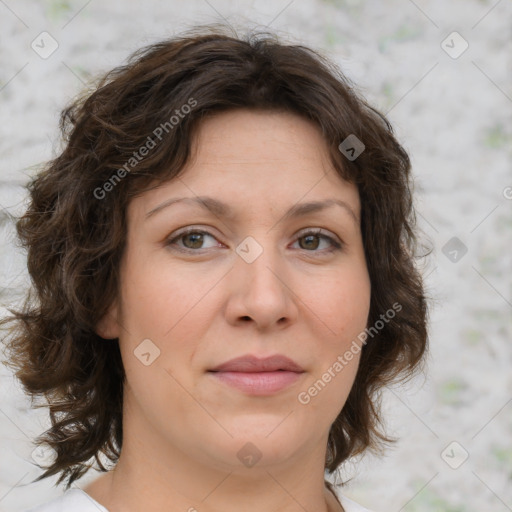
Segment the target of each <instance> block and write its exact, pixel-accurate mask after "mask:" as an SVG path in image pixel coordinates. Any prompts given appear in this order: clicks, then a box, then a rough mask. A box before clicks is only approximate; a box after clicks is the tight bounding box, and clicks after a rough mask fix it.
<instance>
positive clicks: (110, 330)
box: [95, 303, 119, 340]
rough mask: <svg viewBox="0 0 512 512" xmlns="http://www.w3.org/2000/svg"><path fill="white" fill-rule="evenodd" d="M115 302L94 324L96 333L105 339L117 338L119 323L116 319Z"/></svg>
mask: <svg viewBox="0 0 512 512" xmlns="http://www.w3.org/2000/svg"><path fill="white" fill-rule="evenodd" d="M117 314H118V309H117V304H116V303H114V304H113V305H112V306H111V307H110V308H109V310H108V311H107V312H106V313H105V315H103V318H101V320H100V321H99V322H98V323H97V324H96V329H95V331H96V334H98V336H101V337H102V338H104V339H106V340H111V339H115V338H119V323H118V321H117Z"/></svg>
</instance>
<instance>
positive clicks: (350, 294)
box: [305, 268, 371, 349]
mask: <svg viewBox="0 0 512 512" xmlns="http://www.w3.org/2000/svg"><path fill="white" fill-rule="evenodd" d="M305 293H306V296H307V294H309V296H310V298H309V300H310V301H311V304H312V307H311V309H312V310H313V311H314V313H316V315H317V317H318V319H319V321H321V322H323V324H324V326H325V328H326V329H327V333H328V336H327V338H326V339H327V340H329V344H328V345H331V346H333V347H334V348H337V349H341V348H343V346H344V345H346V344H347V343H349V344H350V342H351V341H352V340H353V339H354V338H355V337H357V335H358V334H359V333H360V332H361V331H363V330H364V329H365V327H366V324H367V321H368V314H369V310H370V293H371V289H370V281H369V277H368V273H367V271H366V268H361V269H357V271H350V269H348V271H346V272H345V271H340V272H337V273H336V278H333V277H332V275H331V276H326V277H325V279H322V280H320V281H317V283H316V285H315V289H314V292H311V291H309V292H308V291H307V290H306V291H305Z"/></svg>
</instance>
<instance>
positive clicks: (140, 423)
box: [98, 110, 370, 471]
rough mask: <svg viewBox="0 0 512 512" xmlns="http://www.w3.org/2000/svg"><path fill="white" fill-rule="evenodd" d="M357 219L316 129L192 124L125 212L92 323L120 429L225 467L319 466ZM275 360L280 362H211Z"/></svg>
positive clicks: (363, 310) (347, 336) (354, 198)
mask: <svg viewBox="0 0 512 512" xmlns="http://www.w3.org/2000/svg"><path fill="white" fill-rule="evenodd" d="M206 196H207V197H208V198H209V199H206ZM198 197H201V198H203V199H202V202H201V201H200V200H198ZM178 200H179V201H178ZM310 203H311V204H310ZM312 203H315V204H312ZM307 204H308V205H309V206H306V205H307ZM359 219H360V203H359V195H358V191H357V188H356V187H355V186H354V185H352V184H349V183H347V182H345V181H343V180H342V179H341V178H340V177H339V176H338V174H337V173H336V171H335V170H334V168H333V167H332V165H331V163H330V161H329V157H328V149H327V147H326V145H325V142H324V141H323V139H322V136H321V133H320V132H319V130H318V128H317V127H316V126H315V125H313V124H311V123H310V122H308V121H306V120H304V119H302V118H301V117H298V116H295V115H293V114H284V113H269V112H265V113H262V112H254V111H249V110H238V111H232V112H228V113H222V114H219V115H216V116H214V117H211V118H209V119H206V120H204V121H203V122H202V124H201V126H200V128H199V130H198V132H197V137H196V139H195V141H194V158H193V159H192V160H191V161H190V162H189V164H188V165H187V167H186V169H185V171H184V173H183V174H181V175H180V176H179V177H178V178H176V179H173V180H172V181H169V182H167V183H165V184H164V185H163V186H160V187H159V188H155V189H153V190H151V191H148V192H145V193H144V194H142V195H140V196H139V197H137V198H135V199H134V200H133V201H132V202H131V203H130V205H129V208H128V228H127V229H128V232H127V247H126V251H125V254H124V258H123V262H122V268H121V297H120V302H119V303H117V304H115V305H113V307H112V309H111V314H110V315H108V317H106V319H105V320H104V322H103V323H102V324H101V330H100V328H99V331H98V332H100V334H102V336H104V337H119V342H120V347H121V353H122V358H123V364H124V367H125V371H126V378H127V381H126V385H125V410H124V413H125V417H124V421H125V435H133V436H135V435H137V436H138V443H139V445H140V449H143V448H144V445H145V443H147V445H148V446H149V444H150V443H154V444H155V446H159V450H160V452H159V453H162V454H163V453H168V454H172V453H177V450H178V447H179V452H180V453H181V454H182V455H184V456H186V457H187V458H189V459H190V458H192V459H196V460H197V461H202V463H203V464H204V463H206V464H209V465H210V466H212V467H215V468H222V469H226V470H230V471H232V470H236V468H237V467H238V468H241V470H243V466H244V465H245V466H246V467H250V466H252V465H253V464H255V463H257V465H258V466H259V467H265V466H267V465H276V464H281V465H292V464H296V463H297V462H298V461H299V460H301V459H300V457H304V456H306V457H310V456H311V454H312V453H313V452H314V453H316V454H317V455H318V456H319V457H320V458H321V460H322V465H323V457H324V455H325V448H326V442H327V437H328V433H329V429H330V426H331V424H332V422H333V421H334V420H335V418H336V416H337V415H338V414H339V412H340V410H341V409H342V407H343V405H344V403H345V401H346V399H347V396H348V393H349V391H350V388H351V386H352V383H353V381H354V378H355V375H356V371H357V367H358V362H359V351H358V350H355V349H354V347H355V344H354V340H355V341H356V343H357V344H358V345H359V346H360V345H361V344H360V343H359V342H358V341H357V336H358V334H359V333H361V331H363V330H364V329H365V327H366V323H367V318H368V312H369V302H370V281H369V277H368V272H367V267H366V262H365V256H364V250H363V243H362V238H361V232H360V221H359ZM185 230H191V231H192V233H189V234H185V233H184V231H185ZM112 318H116V319H117V322H112ZM351 347H352V348H351ZM348 350H351V352H352V354H353V357H352V358H351V359H350V360H348V358H346V357H343V356H344V354H345V353H346V352H347V351H348ZM274 355H282V356H285V357H287V358H289V359H291V360H292V361H294V362H295V364H296V368H295V371H291V370H290V367H287V366H286V365H285V364H284V363H283V362H282V361H281V362H280V361H277V362H276V367H271V366H269V367H258V366H251V364H245V365H244V364H242V365H241V366H232V367H231V368H229V367H228V368H225V371H217V372H214V371H212V370H213V369H215V368H218V367H219V365H222V364H224V363H226V362H228V361H230V360H232V359H234V358H239V357H242V356H254V357H255V358H267V357H270V356H274ZM340 358H343V361H344V362H343V364H342V363H340ZM336 363H338V364H336ZM280 368H281V369H280ZM287 368H288V369H287ZM340 368H341V369H340ZM230 370H231V371H230ZM263 370H268V371H263ZM270 370H274V371H270ZM298 370H300V371H298ZM315 383H316V384H315ZM148 446H145V448H148Z"/></svg>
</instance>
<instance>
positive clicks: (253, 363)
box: [209, 354, 304, 373]
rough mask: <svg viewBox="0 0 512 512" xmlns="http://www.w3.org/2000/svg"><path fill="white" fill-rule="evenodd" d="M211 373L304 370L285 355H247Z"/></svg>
mask: <svg viewBox="0 0 512 512" xmlns="http://www.w3.org/2000/svg"><path fill="white" fill-rule="evenodd" d="M209 371H211V372H240V373H259V372H276V371H286V372H294V373H303V372H304V369H303V368H302V367H301V366H300V365H299V364H298V363H296V362H295V361H293V360H292V359H290V358H289V357H286V356H284V355H281V354H278V355H274V356H271V357H266V358H263V359H261V358H258V357H256V356H252V355H247V356H242V357H237V358H235V359H231V360H229V361H227V362H225V363H222V364H220V365H218V366H216V367H215V368H212V369H211V370H209Z"/></svg>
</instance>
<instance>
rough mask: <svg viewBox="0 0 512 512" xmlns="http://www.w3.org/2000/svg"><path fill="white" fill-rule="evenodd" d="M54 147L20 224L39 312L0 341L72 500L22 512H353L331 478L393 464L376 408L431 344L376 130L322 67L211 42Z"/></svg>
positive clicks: (410, 237)
mask: <svg viewBox="0 0 512 512" xmlns="http://www.w3.org/2000/svg"><path fill="white" fill-rule="evenodd" d="M61 127H62V130H63V133H64V134H65V136H66V146H65V149H64V150H63V152H62V153H61V154H60V155H59V156H58V157H57V158H55V159H54V160H53V161H51V162H49V163H48V165H47V166H46V167H45V169H43V170H42V172H41V173H40V174H39V175H38V176H36V177H35V178H34V180H33V181H32V183H31V184H30V185H29V191H30V198H31V202H30V205H29V207H28V210H27V212H26V213H25V215H24V216H23V217H22V218H21V219H20V220H19V221H18V223H17V230H18V235H19V237H20V239H21V240H22V241H23V243H24V244H25V246H26V247H27V249H28V270H29V272H30V275H31V276H32V279H33V282H34V292H35V298H36V299H37V300H36V301H29V300H28V299H27V302H26V304H25V306H24V309H23V311H11V313H13V316H12V317H10V318H9V319H6V320H4V321H3V323H5V322H9V321H14V322H15V327H16V328H15V329H13V330H12V331H11V337H10V340H9V345H8V346H9V349H10V361H11V362H10V365H11V366H12V367H13V368H14V369H15V371H16V375H17V377H18V378H19V379H20V381H21V382H22V384H23V385H24V388H25V390H26V392H27V393H29V394H31V395H32V396H36V395H38V396H39V395H45V396H46V397H47V398H48V405H49V410H50V418H51V422H52V427H51V428H50V429H49V430H48V431H47V432H45V433H44V435H42V436H41V437H40V439H39V441H40V442H41V443H46V445H47V446H48V445H49V447H50V448H51V449H52V450H53V453H54V460H53V461H52V462H51V464H50V465H49V466H48V467H47V468H46V471H45V472H44V473H43V475H42V476H41V477H40V478H39V479H42V478H46V477H49V476H52V475H57V474H58V475H60V476H59V483H60V482H62V481H64V480H65V481H66V482H67V490H66V493H65V494H64V496H62V497H60V498H59V499H57V500H54V501H52V502H51V503H49V504H46V505H43V506H41V507H38V508H36V509H33V510H37V511H38V512H43V511H44V512H50V511H57V510H65V509H71V510H74V511H84V512H89V511H90V512H94V511H96V510H98V509H100V510H102V511H105V510H106V511H108V512H121V511H123V512H132V511H139V510H144V511H145V512H156V511H161V510H168V511H182V510H188V511H194V510H197V511H208V512H209V511H211V512H213V511H219V510H222V511H224V512H225V511H230V510H235V509H236V510H240V508H242V509H243V510H244V511H249V512H250V511H256V510H258V511H259V510H275V511H277V510H279V511H285V512H288V511H290V512H291V511H299V510H301V511H302V510H309V511H315V512H321V511H329V512H333V511H341V510H345V511H348V512H350V511H361V510H365V509H363V508H362V507H361V506H359V505H358V504H356V503H354V502H351V501H350V500H348V499H347V498H346V497H344V496H342V495H341V496H339V497H337V496H336V494H335V493H334V489H333V487H332V485H331V484H330V483H329V482H328V481H327V480H325V478H324V477H325V471H327V472H328V473H329V474H332V473H333V472H334V471H335V470H336V469H338V468H339V467H340V466H341V465H342V463H343V462H344V461H346V460H347V459H348V458H349V457H351V456H353V455H356V454H360V453H362V452H364V451H365V450H367V449H377V448H379V447H380V446H381V445H382V443H383V442H386V441H390V440H389V439H387V438H386V436H385V435H384V433H383V432H382V431H381V430H379V428H378V425H379V423H380V421H381V418H380V417H379V413H378V392H379V391H380V389H381V388H382V386H384V385H386V384H387V383H389V382H391V381H394V380H395V379H397V378H400V377H406V376H410V375H412V372H413V371H414V370H416V369H417V368H418V365H419V364H420V363H421V362H422V361H423V357H424V354H425V351H426V344H427V334H426V304H425V298H424V295H423V287H422V281H421V278H420V275H419V273H418V271H417V270H416V268H415V266H414V252H415V241H416V238H415V231H414V212H413V209H412V201H411V190H410V162H409V158H408V155H407V153H406V152H405V151H404V149H403V148H402V147H401V146H400V144H399V143H398V142H397V140H396V139H395V137H394V135H393V132H392V128H391V126H390V124H389V123H388V121H387V120H386V119H385V118H384V117H383V116H382V115H381V114H380V113H378V112H377V111H376V110H375V109H373V108H372V107H370V106H369V105H368V104H367V103H366V102H365V100H364V99H362V98H361V97H360V96H359V95H358V94H356V92H355V91H354V88H353V86H352V85H351V84H350V83H349V82H348V80H347V79H346V78H345V77H344V76H343V74H342V73H341V72H340V71H339V70H338V69H337V68H336V67H335V66H334V65H333V64H331V63H329V62H328V61H326V60H325V59H324V58H323V57H321V56H320V55H319V54H318V53H316V52H314V51H312V50H310V49H307V48H305V47H302V46H297V45H285V44H283V43H281V42H279V41H278V40H277V38H276V37H275V36H273V35H272V34H268V33H265V34H256V35H252V36H248V37H246V38H245V39H242V38H239V37H237V36H236V35H235V34H228V33H227V32H226V31H225V30H224V29H221V28H212V27H209V28H204V27H203V28H200V29H199V30H195V31H192V32H189V33H187V34H184V35H182V36H181V37H178V38H174V39H171V40H167V41H162V42H161V43H159V44H155V45H152V46H149V47H146V48H143V49H141V50H139V51H138V52H136V53H135V54H134V55H133V56H132V57H131V58H130V60H129V62H128V63H127V64H126V65H125V66H122V67H119V68H116V69H114V70H112V71H111V72H110V73H108V74H107V75H106V76H105V77H104V78H103V79H102V80H101V82H100V83H99V84H98V86H97V88H96V89H95V91H94V92H93V93H92V94H89V95H86V96H84V97H83V98H81V99H79V100H76V101H75V102H74V104H72V105H71V106H70V107H69V108H67V109H66V110H65V111H64V112H63V114H62V118H61ZM93 463H97V467H99V469H100V470H101V471H103V472H104V474H102V475H101V476H100V477H99V478H98V479H96V480H95V481H93V482H92V483H91V484H90V485H89V486H87V487H85V488H84V489H83V490H81V489H78V488H70V487H71V484H72V483H73V482H74V481H75V480H77V479H78V478H80V477H81V476H83V474H84V473H85V472H86V471H87V470H88V469H89V468H90V467H91V466H92V465H93ZM109 464H110V465H111V467H110V468H109V467H107V466H108V465H109Z"/></svg>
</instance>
